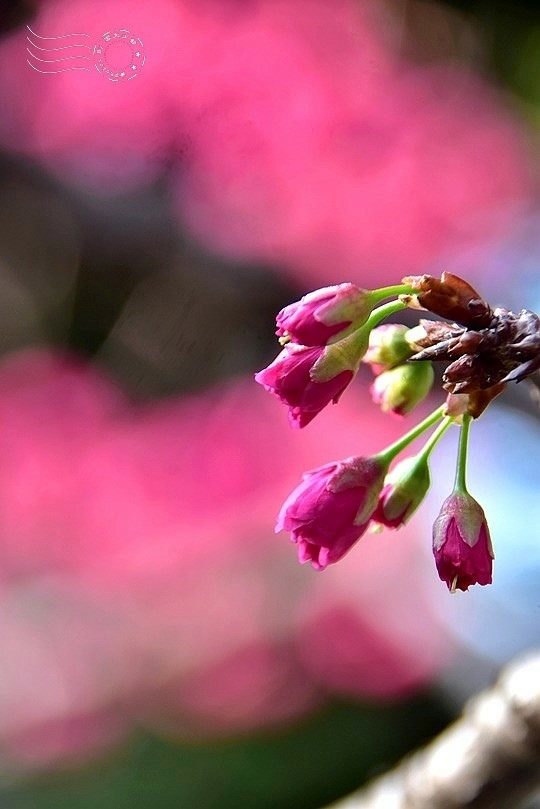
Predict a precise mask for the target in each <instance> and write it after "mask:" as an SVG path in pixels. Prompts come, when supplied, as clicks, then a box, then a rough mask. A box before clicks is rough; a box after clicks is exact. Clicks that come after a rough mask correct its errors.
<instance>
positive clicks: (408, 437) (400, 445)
mask: <svg viewBox="0 0 540 809" xmlns="http://www.w3.org/2000/svg"><path fill="white" fill-rule="evenodd" d="M445 409H446V402H445V403H444V404H442V405H441V406H440V407H438V408H437V409H436V410H434V411H433V413H430V415H429V416H426V418H425V419H424V420H423V421H421V422H420V424H417V425H416V427H413V428H412V430H409V432H408V433H405V435H403V436H402V437H401V438H399V439H398V440H397V441H395V442H394V443H393V444H390V446H389V447H387V448H386V449H384V450H383V451H382V452H379V453H377V455H376V456H375V457H376V458H378V459H379V460H380V461H381V462H382V463H388V464H390V463H391V462H392V461H393V460H394V458H395V457H396V456H397V455H399V453H400V452H401V451H402V450H404V449H405V447H408V446H409V444H411V443H412V442H413V441H414V439H415V438H418V436H419V435H422V433H423V432H425V431H426V430H427V429H428V428H429V427H431V425H432V424H435V422H436V421H439V419H440V418H442V417H443V415H444V411H445Z"/></svg>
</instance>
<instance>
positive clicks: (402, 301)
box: [255, 273, 540, 592]
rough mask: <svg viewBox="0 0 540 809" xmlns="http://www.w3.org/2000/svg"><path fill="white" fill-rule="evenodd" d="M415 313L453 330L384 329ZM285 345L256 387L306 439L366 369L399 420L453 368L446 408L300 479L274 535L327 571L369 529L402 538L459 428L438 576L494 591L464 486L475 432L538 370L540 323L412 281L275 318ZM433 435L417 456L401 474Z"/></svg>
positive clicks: (460, 292)
mask: <svg viewBox="0 0 540 809" xmlns="http://www.w3.org/2000/svg"><path fill="white" fill-rule="evenodd" d="M388 299H390V300H388ZM385 301H386V302H385ZM406 307H409V308H413V309H420V310H424V311H428V312H430V313H431V314H432V315H436V316H439V317H443V318H445V320H442V321H441V320H434V319H422V320H420V322H419V324H418V325H417V326H414V327H413V328H408V327H407V326H405V325H401V324H394V323H390V324H383V323H382V321H384V320H386V318H388V317H389V316H390V315H392V314H394V313H396V312H399V311H400V310H403V309H405V308H406ZM276 334H277V336H278V338H279V342H280V344H281V345H282V347H283V348H282V351H281V353H280V354H279V355H278V357H277V358H276V359H275V360H274V362H272V363H271V365H269V366H268V367H267V368H264V369H263V370H262V371H259V373H257V374H256V375H255V379H256V381H257V382H258V383H260V384H261V385H263V386H264V387H265V388H266V390H268V391H270V392H271V393H273V394H274V395H275V396H277V397H278V399H280V401H281V402H283V403H284V404H285V405H286V406H287V407H288V411H289V420H290V422H291V425H292V426H293V427H300V428H301V427H305V426H306V425H308V424H309V423H310V422H311V421H312V420H313V419H314V418H315V417H316V416H317V414H318V413H320V412H321V410H323V408H324V407H326V405H328V404H330V402H333V403H334V404H335V403H337V402H338V401H339V399H340V397H341V396H342V394H343V393H344V391H345V389H346V388H348V387H349V385H350V384H351V382H352V381H353V379H354V378H355V376H356V374H357V373H358V370H359V367H360V363H362V362H364V363H367V364H369V365H370V366H371V369H372V371H373V373H374V375H375V379H374V382H373V384H372V386H371V394H372V398H373V400H374V402H375V403H376V404H378V405H380V407H381V408H382V410H383V411H384V412H390V413H394V414H397V415H399V416H403V415H405V414H408V413H409V412H411V411H412V410H413V409H414V408H415V407H416V406H417V405H418V404H419V403H420V402H421V401H423V400H424V399H425V398H426V396H427V395H428V393H429V392H430V390H431V388H432V385H433V382H434V378H435V374H434V370H433V362H434V361H437V360H441V361H446V362H448V363H449V364H448V366H447V367H446V369H445V371H444V374H443V376H442V387H443V389H444V390H445V391H446V392H447V396H446V400H445V402H444V403H443V404H442V405H440V406H439V407H437V408H436V409H435V410H434V411H433V412H432V413H431V414H430V415H429V416H427V417H426V418H425V419H424V420H423V421H421V422H420V423H418V424H417V425H416V426H415V427H413V428H412V429H411V430H409V431H408V432H407V433H405V434H404V435H403V436H402V437H401V438H400V439H399V440H397V441H395V442H394V443H393V444H391V445H390V446H388V447H386V448H385V449H384V450H382V451H381V452H378V453H377V454H375V455H373V456H370V457H365V456H352V457H349V458H345V459H343V460H339V461H333V462H331V463H327V464H325V465H324V466H321V467H319V468H317V469H314V470H312V471H309V472H306V473H305V474H304V475H303V478H302V481H301V482H300V484H299V485H298V486H297V487H296V489H294V491H293V492H292V493H291V494H290V495H289V497H288V498H287V499H286V501H285V503H284V504H283V506H282V508H281V511H280V513H279V516H278V519H277V524H276V531H282V530H285V531H290V533H291V539H292V541H293V542H295V543H296V544H297V545H298V555H299V560H300V562H302V563H304V562H310V563H311V565H312V566H313V567H314V568H315V569H316V570H323V569H324V568H326V567H327V566H328V565H329V564H333V563H334V562H337V561H339V560H340V559H341V558H342V557H343V556H344V555H345V554H346V553H347V552H348V551H349V550H350V549H351V548H352V546H353V545H355V543H356V542H357V541H358V540H359V539H360V537H362V536H363V534H364V533H365V532H366V531H367V530H368V529H369V530H380V529H381V528H383V527H385V528H389V529H394V530H395V529H398V528H400V527H401V526H403V525H404V524H405V523H406V522H407V521H408V520H409V519H410V518H411V516H412V515H413V514H414V512H415V511H416V509H417V508H418V507H419V506H420V504H421V503H422V501H423V499H424V497H425V496H426V494H427V492H428V489H429V487H430V471H429V459H430V455H431V452H432V450H433V449H434V447H435V446H436V444H437V442H438V441H439V439H440V438H441V437H442V435H443V434H444V433H445V432H446V430H447V429H448V428H449V427H450V425H452V424H456V425H457V426H458V427H459V428H460V439H459V448H458V457H457V464H456V476H455V483H454V488H453V491H452V493H451V494H450V496H449V497H448V498H447V499H446V500H445V502H444V503H443V505H442V508H441V511H440V513H439V516H438V517H437V519H436V521H435V524H434V527H433V552H434V556H435V564H436V567H437V571H438V574H439V577H440V579H441V580H442V581H444V582H445V583H446V584H447V586H448V588H449V590H450V591H451V592H455V591H456V590H457V589H460V590H467V589H468V588H469V586H470V585H472V584H490V583H491V581H492V567H493V558H494V554H493V548H492V544H491V538H490V532H489V528H488V525H487V521H486V517H485V514H484V511H483V509H482V507H481V506H480V505H479V503H478V502H477V501H476V500H475V499H474V498H473V497H472V496H471V495H470V494H469V492H468V489H467V485H466V462H467V448H468V440H469V431H470V425H471V422H472V420H473V419H476V418H478V417H479V416H480V415H481V414H482V413H483V412H484V410H485V409H486V407H487V406H488V405H489V403H490V402H491V401H492V400H493V399H494V398H495V397H496V396H498V395H499V394H500V393H501V392H502V391H503V390H504V388H505V386H506V384H508V383H509V382H511V381H520V380H522V379H524V378H526V377H527V376H530V375H531V374H532V373H534V372H535V371H537V370H538V368H539V367H540V319H539V318H538V316H537V315H536V314H534V313H533V312H529V311H527V310H522V311H521V312H519V313H518V314H515V313H513V312H510V311H508V310H506V309H492V308H491V307H490V306H489V305H488V304H487V303H486V301H484V300H483V298H482V297H481V296H480V295H479V294H478V292H476V290H475V289H473V287H471V286H470V284H468V283H467V282H466V281H464V280H463V279H461V278H458V277H457V276H455V275H452V274H451V273H443V274H442V275H441V277H440V278H435V277H433V276H430V275H422V276H409V277H406V278H404V279H403V280H402V283H401V284H399V285H397V286H391V287H383V288H380V289H375V290H367V289H360V288H358V287H357V286H355V285H354V284H351V283H344V284H339V285H337V286H332V287H326V288H324V289H319V290H316V291H314V292H311V293H309V294H308V295H305V296H304V297H303V298H302V299H301V300H300V301H298V302H296V303H293V304H291V305H289V306H286V307H285V308H284V309H283V310H282V311H281V312H280V313H279V314H278V316H277V330H276ZM432 427H435V429H434V430H433V431H432V433H431V435H430V436H429V438H428V439H427V441H426V443H425V445H424V446H423V448H422V449H421V450H420V451H419V452H418V453H417V454H415V455H409V456H406V457H404V458H402V459H401V460H399V461H397V463H396V464H395V465H393V463H394V461H396V459H397V458H398V456H400V455H401V453H402V452H403V451H404V450H406V449H407V448H408V447H409V445H410V444H411V443H412V442H413V441H414V440H415V439H416V438H418V437H419V436H420V435H422V434H423V433H425V432H426V431H428V430H429V429H430V428H432Z"/></svg>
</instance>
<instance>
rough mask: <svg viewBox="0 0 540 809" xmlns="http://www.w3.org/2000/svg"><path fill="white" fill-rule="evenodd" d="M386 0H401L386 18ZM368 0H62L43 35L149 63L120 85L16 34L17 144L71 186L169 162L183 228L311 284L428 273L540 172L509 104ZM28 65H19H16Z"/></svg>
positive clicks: (10, 43) (502, 219)
mask: <svg viewBox="0 0 540 809" xmlns="http://www.w3.org/2000/svg"><path fill="white" fill-rule="evenodd" d="M385 9H386V10H385ZM385 9H383V7H382V6H381V5H380V4H377V3H376V2H370V0H363V1H362V2H358V0H339V2H335V3H332V4H329V3H326V2H324V0H310V1H309V2H307V0H292V1H291V0H277V1H276V0H253V2H250V3H243V4H235V3H231V2H228V1H227V0H206V1H205V2H195V0H182V1H181V2H174V0H143V2H140V3H137V4H133V3H128V2H127V0H114V2H111V0H92V2H88V0H69V2H68V0H55V1H54V2H50V3H43V4H39V7H38V13H37V14H36V17H35V18H34V19H33V20H32V21H31V25H32V27H33V30H35V31H36V32H38V33H40V35H41V36H55V35H58V33H61V32H66V31H74V30H78V31H88V32H89V34H90V35H91V37H92V38H93V39H92V41H94V39H95V40H96V41H97V39H99V37H100V36H101V35H102V33H103V32H104V31H106V30H108V29H110V28H111V27H114V26H117V27H119V28H120V27H126V28H128V29H129V30H131V31H132V32H133V33H135V34H137V35H138V36H140V37H141V39H142V40H143V42H144V47H145V51H146V53H147V60H146V64H145V65H144V68H143V69H142V71H141V74H140V76H138V77H137V79H136V80H134V81H130V82H125V83H123V84H121V85H120V84H119V85H116V84H114V83H112V82H110V81H107V80H106V79H103V78H102V77H100V76H98V74H97V72H94V73H86V72H78V71H73V72H67V73H63V74H60V75H53V76H47V75H42V74H39V73H35V72H34V71H32V70H31V69H30V68H29V67H28V65H26V64H25V48H26V45H27V42H26V38H25V37H26V33H27V32H26V30H25V29H21V30H19V31H16V32H15V33H14V34H12V35H11V36H9V37H7V38H6V39H5V40H4V41H3V43H2V44H1V45H0V69H1V70H2V74H3V75H4V77H5V79H4V81H3V84H2V89H1V90H0V105H1V106H2V108H3V109H4V110H5V111H6V112H5V114H4V115H3V117H2V120H1V121H0V144H1V145H2V146H3V147H4V148H8V149H11V150H15V151H19V152H22V153H24V154H27V155H29V156H33V157H35V158H37V159H38V160H40V161H41V162H42V163H44V165H45V166H47V167H48V169H49V170H50V171H52V172H53V173H55V174H56V175H58V176H59V177H60V178H61V179H62V180H70V181H71V182H75V183H77V184H82V185H83V186H85V185H90V186H93V187H95V188H97V189H98V190H99V191H101V192H105V193H110V192H118V191H120V192H121V191H124V190H126V189H129V188H132V187H134V186H140V185H144V184H147V183H149V182H152V181H153V180H155V179H156V178H157V177H158V176H159V175H161V174H162V173H164V172H166V171H170V182H171V186H170V187H171V199H172V202H173V206H174V208H175V210H176V213H177V215H178V220H179V223H180V224H181V226H182V227H183V228H185V229H187V231H188V232H189V234H190V236H191V237H194V238H196V239H197V240H199V242H200V243H201V244H202V245H204V246H205V247H206V248H207V249H209V250H211V251H214V252H215V253H217V254H219V255H221V256H224V257H226V258H228V259H233V260H241V261H252V260H257V261H264V262H267V263H270V264H272V265H277V266H279V267H281V268H284V269H287V270H288V271H290V272H292V273H293V274H295V275H298V274H299V275H300V276H301V277H302V279H303V280H304V281H308V282H309V283H310V284H311V283H315V284H323V283H325V284H327V283H330V282H333V281H339V280H342V279H343V278H350V279H351V280H354V281H357V282H360V283H362V282H363V281H365V280H367V279H369V281H370V282H373V281H374V280H375V281H376V280H379V281H385V280H386V279H387V278H389V277H390V275H392V278H395V277H396V276H399V275H400V274H405V273H407V272H422V271H423V270H424V269H425V268H426V267H427V266H428V265H429V263H430V262H433V261H435V260H436V259H437V257H438V256H439V255H441V253H444V252H445V251H448V250H449V249H450V247H453V248H455V249H456V248H458V247H472V246H474V245H477V244H479V243H482V242H483V241H484V240H485V239H487V238H490V237H493V236H494V235H500V234H501V232H502V231H503V230H504V229H506V228H510V227H511V226H512V224H513V222H514V220H515V216H516V213H518V212H519V210H520V206H522V205H523V204H524V203H526V202H527V201H528V200H529V198H530V195H531V192H532V191H533V189H535V188H536V180H535V178H533V177H532V176H531V173H532V169H531V167H532V157H531V156H530V154H529V149H528V145H527V142H526V137H525V134H524V130H523V127H522V125H521V124H520V123H519V121H518V118H517V116H516V115H515V114H514V113H513V112H512V110H511V108H510V106H509V104H508V102H507V100H505V99H504V98H503V97H502V96H501V95H499V94H498V93H497V92H496V91H495V90H494V88H492V87H490V86H489V85H488V84H487V83H486V81H485V80H483V79H480V78H479V77H478V76H475V75H474V74H473V73H471V72H470V71H468V70H466V69H465V68H463V67H460V66H459V63H458V62H455V63H453V64H445V62H444V61H442V60H441V61H440V62H438V63H433V64H427V65H422V66H419V65H417V64H415V63H414V61H413V60H412V59H411V58H405V57H403V56H402V55H401V54H400V52H399V47H398V46H399V41H400V28H399V21H398V20H397V19H396V18H395V17H394V16H393V13H392V11H391V9H390V7H385ZM17 65H18V66H19V67H18V69H15V66H17Z"/></svg>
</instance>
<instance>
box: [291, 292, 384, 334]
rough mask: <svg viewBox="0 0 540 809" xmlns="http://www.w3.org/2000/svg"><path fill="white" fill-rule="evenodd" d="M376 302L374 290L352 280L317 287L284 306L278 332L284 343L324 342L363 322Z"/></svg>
mask: <svg viewBox="0 0 540 809" xmlns="http://www.w3.org/2000/svg"><path fill="white" fill-rule="evenodd" d="M376 302H377V297H376V295H375V294H374V293H373V291H371V290H366V289H359V288H358V287H357V286H355V285H354V284H350V283H346V284H338V285H336V286H331V287H324V288H323V289H316V290H315V291H314V292H310V293H309V294H308V295H304V297H303V298H301V300H299V301H296V303H291V304H290V305H289V306H286V307H285V308H284V309H282V310H281V312H280V313H279V314H278V316H277V318H276V326H277V329H276V334H277V336H278V337H279V338H280V342H281V343H283V344H285V343H287V342H289V341H291V342H293V343H299V344H300V345H305V346H324V345H326V344H327V343H328V341H329V340H330V339H331V338H332V337H334V336H335V335H336V334H338V333H339V332H342V331H344V330H346V329H347V328H348V327H349V326H350V325H351V324H352V323H354V325H355V327H357V328H358V327H359V326H361V325H362V324H364V323H365V322H366V320H367V319H368V317H369V315H370V314H371V312H372V310H373V307H374V306H375V304H376Z"/></svg>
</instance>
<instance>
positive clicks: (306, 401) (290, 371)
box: [255, 343, 356, 427]
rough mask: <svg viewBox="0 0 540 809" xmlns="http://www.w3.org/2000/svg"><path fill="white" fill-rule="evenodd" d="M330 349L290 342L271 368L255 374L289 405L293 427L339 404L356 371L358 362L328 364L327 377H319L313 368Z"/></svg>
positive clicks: (266, 386)
mask: <svg viewBox="0 0 540 809" xmlns="http://www.w3.org/2000/svg"><path fill="white" fill-rule="evenodd" d="M328 350H329V349H328V348H324V347H322V346H313V347H306V346H299V345H296V344H295V343H289V344H288V345H286V346H285V348H284V349H283V351H282V352H281V353H280V354H279V355H278V356H277V357H276V359H275V360H274V362H273V363H272V364H271V365H269V366H268V368H264V369H263V370H262V371H259V372H258V373H257V374H255V380H256V381H257V382H258V383H259V384H260V385H263V386H264V387H265V388H266V390H268V391H270V392H271V393H273V394H274V395H275V396H277V397H278V399H280V400H281V401H282V402H283V403H284V404H286V405H287V406H288V408H289V421H290V422H291V425H292V426H293V427H305V426H306V425H307V424H309V422H310V421H312V419H314V418H315V416H316V415H317V413H320V411H321V410H322V409H323V408H324V407H326V405H327V404H329V403H330V402H334V404H335V403H336V402H337V401H338V399H339V398H340V396H341V394H342V393H343V391H344V390H345V388H346V387H347V386H348V385H349V383H350V382H351V380H352V379H353V377H354V375H355V373H356V371H355V370H354V365H352V366H351V367H348V366H347V365H346V363H345V364H344V363H342V364H340V363H333V365H332V367H330V365H329V364H328V363H327V366H328V367H326V375H325V378H324V379H320V380H315V379H314V378H313V373H312V372H313V369H314V367H316V365H317V363H318V362H319V361H321V360H322V359H323V358H324V354H325V352H327V351H328Z"/></svg>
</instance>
